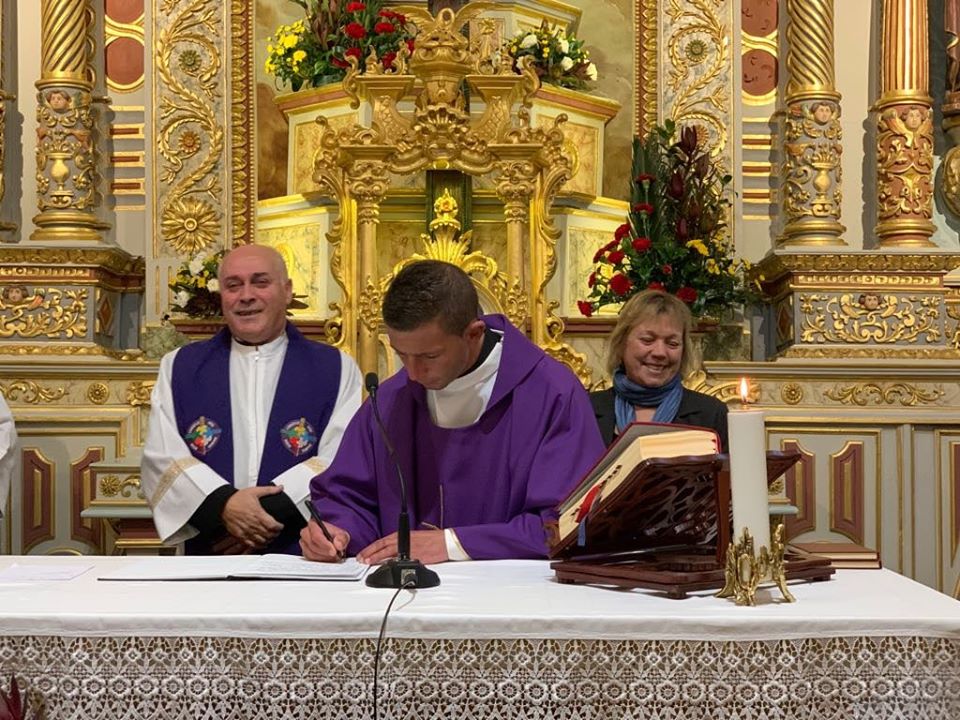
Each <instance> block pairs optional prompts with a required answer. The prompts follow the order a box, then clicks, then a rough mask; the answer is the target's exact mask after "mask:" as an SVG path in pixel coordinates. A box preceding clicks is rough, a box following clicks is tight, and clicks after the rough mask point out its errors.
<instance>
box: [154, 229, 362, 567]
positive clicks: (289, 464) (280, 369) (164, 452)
mask: <svg viewBox="0 0 960 720" xmlns="http://www.w3.org/2000/svg"><path fill="white" fill-rule="evenodd" d="M219 287H220V299H221V307H222V310H223V317H224V320H226V323H227V327H225V328H224V329H223V330H221V331H220V332H219V333H217V334H216V335H214V337H213V338H211V339H210V340H205V341H202V342H196V343H191V344H190V345H186V346H185V347H182V348H180V349H179V350H175V351H173V352H172V353H169V354H168V355H166V356H164V358H163V360H162V361H161V363H160V375H159V377H158V378H157V384H156V386H155V387H154V389H153V395H152V396H151V403H152V407H151V411H150V426H149V428H148V431H147V441H146V443H145V445H144V448H143V462H142V464H141V474H142V483H143V492H144V495H146V498H147V501H148V502H149V503H150V507H151V508H153V519H154V522H155V524H156V526H157V534H158V535H159V536H160V538H161V540H163V541H164V542H165V543H167V544H174V543H178V542H181V541H184V540H185V541H186V552H187V553H188V554H194V555H206V554H219V553H224V554H233V553H241V552H289V553H296V554H299V552H300V546H299V542H298V538H299V533H300V530H301V528H303V527H304V526H305V524H306V517H305V516H306V508H305V507H304V500H305V499H306V497H307V494H308V492H309V483H310V479H311V478H312V477H313V476H314V475H316V474H317V473H318V472H320V471H321V470H323V469H324V468H325V467H326V466H327V465H328V464H329V463H330V461H331V460H332V459H333V456H334V455H335V454H336V452H337V447H338V446H339V444H340V438H341V437H342V435H343V431H344V428H345V427H346V425H347V423H348V422H349V421H350V418H351V417H352V416H353V414H354V413H355V412H356V410H357V408H358V407H359V405H360V370H359V368H358V367H357V364H356V363H355V362H354V361H353V360H352V359H351V358H350V357H349V356H348V355H345V354H344V353H342V352H341V351H339V350H336V349H334V348H331V347H329V346H327V345H321V344H320V343H316V342H312V341H310V340H307V339H306V338H304V337H303V335H301V334H300V332H299V331H298V330H297V329H296V328H295V327H294V326H293V325H291V324H290V323H288V322H287V318H286V309H287V305H288V304H289V303H290V300H291V298H292V285H291V283H290V279H289V277H288V276H287V268H286V265H284V262H283V258H282V257H281V256H280V254H279V253H278V252H276V251H275V250H273V249H271V248H268V247H265V246H261V245H243V246H240V247H238V248H235V249H234V250H231V251H230V252H229V253H227V255H226V256H224V258H223V262H222V263H221V265H220V272H219Z"/></svg>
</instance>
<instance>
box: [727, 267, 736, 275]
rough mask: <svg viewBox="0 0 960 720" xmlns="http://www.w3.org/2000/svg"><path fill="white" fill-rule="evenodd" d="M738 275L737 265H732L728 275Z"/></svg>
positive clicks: (728, 269)
mask: <svg viewBox="0 0 960 720" xmlns="http://www.w3.org/2000/svg"><path fill="white" fill-rule="evenodd" d="M736 274H737V266H736V265H731V266H730V267H728V268H727V275H730V276H733V275H736Z"/></svg>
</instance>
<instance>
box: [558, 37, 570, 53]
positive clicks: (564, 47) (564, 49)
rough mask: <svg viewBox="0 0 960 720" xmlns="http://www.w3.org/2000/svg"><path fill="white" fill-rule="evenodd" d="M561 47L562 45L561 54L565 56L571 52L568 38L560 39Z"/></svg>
mask: <svg viewBox="0 0 960 720" xmlns="http://www.w3.org/2000/svg"><path fill="white" fill-rule="evenodd" d="M559 45H560V52H562V53H563V54H564V55H566V54H567V53H568V52H570V43H569V42H568V41H567V39H566V38H560V43H559Z"/></svg>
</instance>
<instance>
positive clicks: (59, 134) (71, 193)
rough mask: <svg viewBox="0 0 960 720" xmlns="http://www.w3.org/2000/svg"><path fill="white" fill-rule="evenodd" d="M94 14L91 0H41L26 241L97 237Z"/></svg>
mask: <svg viewBox="0 0 960 720" xmlns="http://www.w3.org/2000/svg"><path fill="white" fill-rule="evenodd" d="M94 19H95V14H94V10H93V7H92V5H91V4H90V0H42V2H41V34H42V37H41V67H40V79H39V80H38V81H37V83H36V86H37V91H38V94H37V205H38V208H39V210H40V213H39V214H38V215H36V216H35V217H34V219H33V221H34V223H35V224H36V226H37V229H36V230H35V231H34V232H33V234H32V235H31V239H32V240H55V241H63V242H76V241H87V242H90V241H93V242H98V241H101V240H102V236H101V230H103V229H104V226H103V223H102V221H101V220H100V219H99V218H98V217H97V209H98V207H99V205H100V202H101V197H100V195H99V191H98V187H97V185H98V182H99V173H98V170H97V161H98V151H97V146H96V121H97V111H96V110H95V109H94V108H93V95H92V93H93V78H94V73H93V59H94V58H93V52H94V49H95V47H96V43H95V41H94V39H93V34H92V30H93V27H94Z"/></svg>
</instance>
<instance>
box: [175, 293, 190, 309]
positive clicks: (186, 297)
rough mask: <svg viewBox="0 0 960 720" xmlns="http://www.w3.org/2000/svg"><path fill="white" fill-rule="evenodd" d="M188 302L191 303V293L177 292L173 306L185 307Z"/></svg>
mask: <svg viewBox="0 0 960 720" xmlns="http://www.w3.org/2000/svg"><path fill="white" fill-rule="evenodd" d="M188 302H190V293H188V292H187V291H186V290H177V292H176V294H175V295H174V296H173V304H174V305H179V306H180V307H185V306H186V304H187V303H188Z"/></svg>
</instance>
